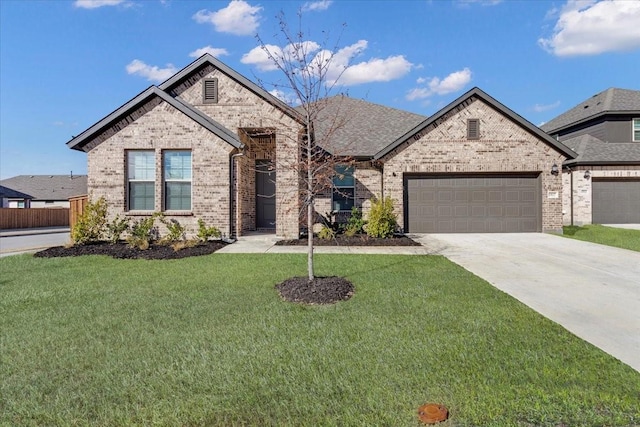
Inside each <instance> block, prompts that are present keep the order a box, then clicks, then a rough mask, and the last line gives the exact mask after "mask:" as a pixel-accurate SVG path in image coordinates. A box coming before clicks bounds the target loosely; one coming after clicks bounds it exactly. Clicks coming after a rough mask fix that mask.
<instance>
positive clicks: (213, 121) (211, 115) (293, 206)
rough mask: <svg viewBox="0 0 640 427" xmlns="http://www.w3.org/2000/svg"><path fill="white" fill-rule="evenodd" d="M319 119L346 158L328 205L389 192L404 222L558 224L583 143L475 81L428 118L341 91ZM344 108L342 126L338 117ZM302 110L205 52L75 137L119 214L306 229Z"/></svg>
mask: <svg viewBox="0 0 640 427" xmlns="http://www.w3.org/2000/svg"><path fill="white" fill-rule="evenodd" d="M321 102H322V103H324V105H323V108H322V109H321V111H320V117H319V118H318V119H317V120H316V121H315V123H314V132H315V135H316V138H317V140H318V141H324V143H325V144H326V145H324V146H323V147H322V148H324V149H325V151H327V152H329V153H330V154H332V155H334V156H336V157H338V158H349V159H352V160H354V161H355V166H352V167H351V168H349V167H346V166H339V167H338V169H339V172H340V173H339V174H338V175H337V177H336V178H335V179H334V184H335V187H336V191H334V192H333V193H332V194H327V195H326V197H324V198H323V197H320V198H318V199H317V205H316V210H317V212H318V213H325V212H328V211H332V210H333V211H341V212H347V211H349V210H350V209H351V207H352V206H354V205H355V206H357V207H362V208H363V210H365V211H366V210H367V209H368V204H367V200H369V199H370V198H371V197H373V196H390V197H391V198H392V199H393V200H394V203H395V208H396V212H397V213H398V220H399V223H400V226H401V227H402V228H403V229H404V230H405V231H406V232H511V231H516V232H517V231H519V232H525V231H533V232H551V231H560V230H561V229H562V177H561V176H559V175H558V173H557V172H558V169H559V168H561V165H562V164H563V162H565V160H567V159H572V158H574V157H575V156H576V154H575V153H574V152H573V151H571V150H570V149H569V148H567V147H566V146H564V145H563V144H562V143H559V142H558V141H556V140H555V139H554V138H551V137H550V136H549V135H547V134H546V133H544V132H542V131H541V130H540V129H539V128H538V127H536V126H535V125H533V124H531V123H529V122H528V121H526V120H524V119H523V118H522V117H520V116H519V115H517V114H516V113H514V112H513V111H511V110H509V109H508V108H507V107H505V106H504V105H502V104H501V103H499V102H498V101H496V100H495V99H493V98H492V97H491V96H489V95H487V94H486V93H484V92H483V91H482V90H480V89H478V88H474V89H472V90H470V91H469V92H467V93H465V94H464V95H462V96H461V97H459V98H458V99H456V100H455V101H453V102H452V103H451V104H449V105H448V106H446V107H445V108H443V109H442V110H440V111H439V112H438V113H436V114H435V115H433V116H431V117H429V118H426V117H423V116H420V115H416V114H413V113H408V112H404V111H400V110H396V109H392V108H388V107H384V106H380V105H376V104H372V103H369V102H365V101H361V100H355V99H351V98H348V97H344V96H336V97H332V98H327V99H324V100H321ZM336 118H342V120H341V122H340V125H339V126H338V127H334V126H331V125H330V124H329V123H330V121H331V120H335V119H336ZM303 123H304V121H303V120H302V119H301V117H300V114H299V112H298V111H296V110H295V109H292V108H290V107H289V106H287V105H286V104H284V103H283V102H282V101H280V100H278V99H277V98H275V97H274V96H272V95H271V94H269V93H268V92H266V91H265V90H263V89H262V88H260V87H259V86H258V85H256V84H255V83H253V82H251V81H250V80H248V79H247V78H245V77H244V76H242V75H240V74H238V73H237V72H235V71H234V70H232V69H231V68H229V67H228V66H226V65H225V64H223V63H222V62H220V61H219V60H218V59H216V58H214V57H212V56H211V55H208V54H205V55H203V56H202V57H200V58H198V59H197V60H196V61H194V62H193V63H191V64H190V65H188V66H187V67H185V68H184V69H183V70H181V71H179V72H178V73H177V74H176V75H174V76H173V77H171V78H170V79H169V80H167V81H166V82H164V83H162V84H161V85H159V86H152V87H150V88H149V89H147V90H145V91H144V92H142V93H140V94H139V95H137V96H136V97H134V98H133V99H131V100H130V101H128V102H127V103H125V104H124V105H123V106H122V107H120V108H118V109H117V110H115V111H114V112H113V113H111V114H110V115H108V116H107V117H105V118H103V119H102V120H100V121H99V122H97V123H96V124H95V125H93V126H91V127H90V128H89V129H87V130H86V131H84V132H83V133H82V134H80V135H79V136H77V137H75V138H74V139H72V140H71V141H69V142H68V143H67V145H68V146H69V147H70V148H72V149H75V150H81V151H84V152H86V153H87V155H88V171H89V181H88V187H89V189H88V190H89V193H90V194H91V195H92V197H94V198H97V197H101V196H102V197H105V199H106V201H107V203H108V206H109V207H110V216H111V217H114V216H115V215H117V214H119V215H126V216H131V217H138V216H140V217H145V216H149V215H151V214H152V213H153V212H156V211H161V212H164V214H165V215H166V216H168V217H169V218H173V219H177V220H178V221H180V223H181V224H183V225H185V226H186V227H187V230H188V231H189V232H190V233H193V232H195V230H196V227H197V226H196V224H197V220H198V219H200V218H202V219H204V220H205V222H206V223H207V224H208V225H215V226H216V227H218V228H220V229H221V231H222V232H223V233H225V234H226V235H231V236H233V235H236V234H243V233H245V232H247V231H251V230H256V229H275V232H276V234H277V235H278V236H281V237H286V238H295V237H297V236H298V235H299V233H300V227H301V225H300V220H299V215H300V199H299V194H298V190H299V188H298V185H299V180H298V175H297V173H296V172H295V169H294V168H291V167H290V166H291V164H292V163H295V162H297V161H298V155H299V154H298V153H299V151H298V147H297V145H298V141H299V138H301V137H302V135H303V133H304V132H303V130H304V128H303Z"/></svg>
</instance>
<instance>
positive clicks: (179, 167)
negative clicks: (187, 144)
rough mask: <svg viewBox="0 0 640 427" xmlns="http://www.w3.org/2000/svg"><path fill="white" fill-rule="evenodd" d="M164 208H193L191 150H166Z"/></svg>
mask: <svg viewBox="0 0 640 427" xmlns="http://www.w3.org/2000/svg"><path fill="white" fill-rule="evenodd" d="M164 208H165V209H166V210H170V211H189V210H191V151H165V152H164Z"/></svg>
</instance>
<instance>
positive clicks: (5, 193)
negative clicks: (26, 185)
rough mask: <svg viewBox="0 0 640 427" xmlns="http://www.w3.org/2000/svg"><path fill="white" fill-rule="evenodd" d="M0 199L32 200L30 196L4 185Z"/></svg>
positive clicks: (0, 192)
mask: <svg viewBox="0 0 640 427" xmlns="http://www.w3.org/2000/svg"><path fill="white" fill-rule="evenodd" d="M0 198H6V199H32V198H33V197H31V196H30V195H28V194H25V193H21V192H20V191H16V190H14V189H12V188H9V187H5V186H4V185H0Z"/></svg>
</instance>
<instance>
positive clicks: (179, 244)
mask: <svg viewBox="0 0 640 427" xmlns="http://www.w3.org/2000/svg"><path fill="white" fill-rule="evenodd" d="M198 243H200V242H199V241H198V240H197V239H189V240H178V241H176V242H173V243H171V247H172V248H173V250H174V251H175V252H178V251H180V250H182V249H186V248H192V247H194V246H197V245H198Z"/></svg>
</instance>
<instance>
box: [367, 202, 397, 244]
mask: <svg viewBox="0 0 640 427" xmlns="http://www.w3.org/2000/svg"><path fill="white" fill-rule="evenodd" d="M397 226H398V222H397V220H396V214H395V213H393V200H392V199H391V197H385V198H384V199H379V198H377V197H374V198H373V199H371V211H370V212H369V220H368V221H367V227H366V228H367V234H368V235H369V236H371V237H382V238H387V237H391V236H392V235H393V233H394V231H395V230H396V228H397Z"/></svg>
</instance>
